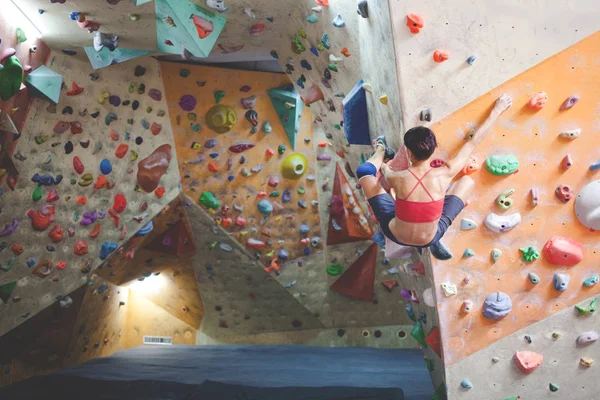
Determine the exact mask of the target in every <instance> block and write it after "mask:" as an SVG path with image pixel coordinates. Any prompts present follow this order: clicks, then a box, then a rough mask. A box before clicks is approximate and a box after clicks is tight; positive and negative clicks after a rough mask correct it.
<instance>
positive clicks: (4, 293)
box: [0, 281, 17, 304]
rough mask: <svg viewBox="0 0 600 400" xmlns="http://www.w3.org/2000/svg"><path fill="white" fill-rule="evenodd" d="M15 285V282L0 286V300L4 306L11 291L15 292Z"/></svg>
mask: <svg viewBox="0 0 600 400" xmlns="http://www.w3.org/2000/svg"><path fill="white" fill-rule="evenodd" d="M16 285H17V281H14V282H10V283H7V284H5V285H2V286H0V300H2V302H3V303H4V304H6V303H8V300H9V299H10V295H11V294H12V292H13V290H15V286H16Z"/></svg>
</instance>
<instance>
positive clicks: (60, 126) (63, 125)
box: [52, 121, 71, 134]
mask: <svg viewBox="0 0 600 400" xmlns="http://www.w3.org/2000/svg"><path fill="white" fill-rule="evenodd" d="M70 128H71V123H70V122H67V121H58V122H57V123H56V124H54V128H53V129H52V130H53V131H54V133H58V134H61V133H65V132H66V131H68V130H69V129H70Z"/></svg>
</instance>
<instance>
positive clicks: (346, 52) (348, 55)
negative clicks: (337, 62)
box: [340, 47, 350, 57]
mask: <svg viewBox="0 0 600 400" xmlns="http://www.w3.org/2000/svg"><path fill="white" fill-rule="evenodd" d="M340 52H341V53H342V54H343V55H344V57H350V51H348V49H347V48H346V47H342V50H340Z"/></svg>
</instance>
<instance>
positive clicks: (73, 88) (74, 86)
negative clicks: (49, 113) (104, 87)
mask: <svg viewBox="0 0 600 400" xmlns="http://www.w3.org/2000/svg"><path fill="white" fill-rule="evenodd" d="M81 93H83V88H82V87H79V86H77V84H76V83H75V82H73V83H72V84H71V90H69V91H68V92H67V96H77V95H79V94H81Z"/></svg>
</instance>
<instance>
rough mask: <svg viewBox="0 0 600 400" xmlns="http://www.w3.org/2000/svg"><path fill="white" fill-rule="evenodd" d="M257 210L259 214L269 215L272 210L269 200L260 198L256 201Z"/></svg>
mask: <svg viewBox="0 0 600 400" xmlns="http://www.w3.org/2000/svg"><path fill="white" fill-rule="evenodd" d="M258 211H259V212H260V213H261V214H265V215H269V214H271V213H272V212H273V205H272V204H271V202H270V201H269V200H266V199H262V200H261V201H259V202H258Z"/></svg>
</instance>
